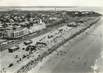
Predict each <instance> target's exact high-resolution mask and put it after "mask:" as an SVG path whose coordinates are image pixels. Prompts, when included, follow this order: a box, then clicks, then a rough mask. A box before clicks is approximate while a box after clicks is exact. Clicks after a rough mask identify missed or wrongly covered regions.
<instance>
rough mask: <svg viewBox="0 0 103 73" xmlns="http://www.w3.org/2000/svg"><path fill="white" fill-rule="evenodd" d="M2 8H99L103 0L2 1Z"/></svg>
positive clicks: (0, 1)
mask: <svg viewBox="0 0 103 73" xmlns="http://www.w3.org/2000/svg"><path fill="white" fill-rule="evenodd" d="M0 6H98V7H103V0H0Z"/></svg>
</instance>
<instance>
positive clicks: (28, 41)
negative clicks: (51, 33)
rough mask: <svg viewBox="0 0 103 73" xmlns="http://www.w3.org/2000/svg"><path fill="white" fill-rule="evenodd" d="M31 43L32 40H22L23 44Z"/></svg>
mask: <svg viewBox="0 0 103 73" xmlns="http://www.w3.org/2000/svg"><path fill="white" fill-rule="evenodd" d="M31 43H32V40H27V41H25V42H24V44H25V45H29V44H31Z"/></svg>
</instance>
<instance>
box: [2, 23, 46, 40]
mask: <svg viewBox="0 0 103 73" xmlns="http://www.w3.org/2000/svg"><path fill="white" fill-rule="evenodd" d="M45 28H46V25H45V23H41V24H34V25H33V26H32V27H30V28H27V27H25V28H23V27H19V26H18V27H16V28H14V27H12V26H9V27H7V28H2V29H0V35H1V38H6V39H10V38H18V37H21V36H24V35H27V34H29V33H33V32H36V31H39V30H42V29H45Z"/></svg>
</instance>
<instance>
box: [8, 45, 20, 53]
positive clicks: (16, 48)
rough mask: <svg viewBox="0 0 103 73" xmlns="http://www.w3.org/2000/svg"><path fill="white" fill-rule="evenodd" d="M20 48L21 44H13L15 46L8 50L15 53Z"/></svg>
mask: <svg viewBox="0 0 103 73" xmlns="http://www.w3.org/2000/svg"><path fill="white" fill-rule="evenodd" d="M18 49H19V46H13V47H11V48H9V49H8V51H9V53H13V52H15V51H16V50H18Z"/></svg>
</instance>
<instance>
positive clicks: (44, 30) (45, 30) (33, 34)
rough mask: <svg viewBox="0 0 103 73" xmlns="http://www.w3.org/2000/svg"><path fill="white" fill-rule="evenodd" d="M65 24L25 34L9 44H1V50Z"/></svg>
mask: <svg viewBox="0 0 103 73" xmlns="http://www.w3.org/2000/svg"><path fill="white" fill-rule="evenodd" d="M61 26H63V24H60V25H56V26H52V27H48V28H47V29H43V30H42V31H40V32H39V33H32V34H29V35H26V36H23V38H20V39H17V40H15V41H13V42H10V43H8V44H7V45H3V46H0V51H4V50H6V49H8V48H10V47H12V46H13V45H16V44H19V43H21V42H23V41H25V40H29V39H32V38H35V37H38V36H40V35H44V34H46V33H48V32H50V31H52V30H55V29H57V28H59V27H61Z"/></svg>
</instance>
